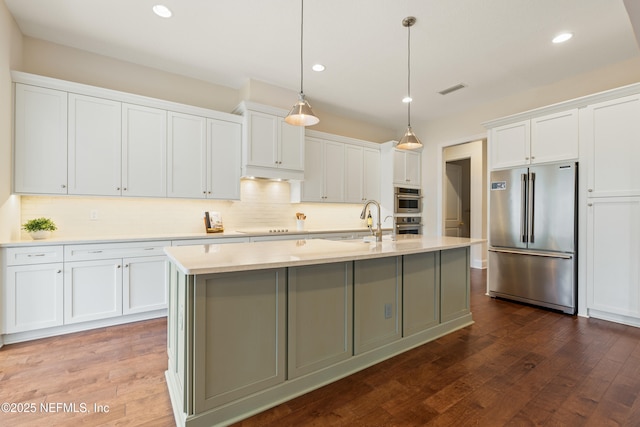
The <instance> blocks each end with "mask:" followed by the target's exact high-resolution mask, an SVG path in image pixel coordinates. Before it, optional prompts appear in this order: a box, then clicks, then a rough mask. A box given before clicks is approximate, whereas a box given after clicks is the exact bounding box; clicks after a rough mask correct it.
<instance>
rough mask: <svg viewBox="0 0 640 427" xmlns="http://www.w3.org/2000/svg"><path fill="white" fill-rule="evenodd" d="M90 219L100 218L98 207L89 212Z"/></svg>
mask: <svg viewBox="0 0 640 427" xmlns="http://www.w3.org/2000/svg"><path fill="white" fill-rule="evenodd" d="M89 219H90V220H91V221H96V220H97V219H98V210H97V209H93V210H91V212H89Z"/></svg>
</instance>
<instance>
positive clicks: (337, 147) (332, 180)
mask: <svg viewBox="0 0 640 427" xmlns="http://www.w3.org/2000/svg"><path fill="white" fill-rule="evenodd" d="M324 201H325V202H344V144H342V143H340V142H333V141H325V142H324Z"/></svg>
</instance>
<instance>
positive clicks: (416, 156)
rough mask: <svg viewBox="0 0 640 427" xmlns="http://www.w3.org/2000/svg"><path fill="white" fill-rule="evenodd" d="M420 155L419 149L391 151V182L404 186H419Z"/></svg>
mask: <svg viewBox="0 0 640 427" xmlns="http://www.w3.org/2000/svg"><path fill="white" fill-rule="evenodd" d="M421 156H422V153H421V152H419V151H406V150H394V151H393V183H394V184H396V185H399V186H404V187H416V188H419V187H420V180H421V170H420V168H421Z"/></svg>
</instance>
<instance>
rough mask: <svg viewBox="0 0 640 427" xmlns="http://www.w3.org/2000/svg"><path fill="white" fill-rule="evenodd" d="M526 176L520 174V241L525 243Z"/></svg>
mask: <svg viewBox="0 0 640 427" xmlns="http://www.w3.org/2000/svg"><path fill="white" fill-rule="evenodd" d="M526 228H527V174H526V173H523V174H520V241H521V242H522V243H527V231H526Z"/></svg>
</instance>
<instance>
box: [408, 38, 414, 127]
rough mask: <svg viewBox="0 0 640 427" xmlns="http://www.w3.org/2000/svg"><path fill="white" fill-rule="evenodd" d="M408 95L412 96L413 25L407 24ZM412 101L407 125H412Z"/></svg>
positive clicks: (409, 105) (409, 106) (409, 104)
mask: <svg viewBox="0 0 640 427" xmlns="http://www.w3.org/2000/svg"><path fill="white" fill-rule="evenodd" d="M407 31H408V33H407V34H408V37H407V96H408V97H409V98H411V25H407ZM411 102H413V101H409V102H408V103H407V126H408V127H411Z"/></svg>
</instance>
